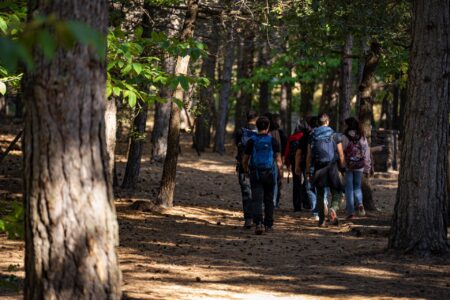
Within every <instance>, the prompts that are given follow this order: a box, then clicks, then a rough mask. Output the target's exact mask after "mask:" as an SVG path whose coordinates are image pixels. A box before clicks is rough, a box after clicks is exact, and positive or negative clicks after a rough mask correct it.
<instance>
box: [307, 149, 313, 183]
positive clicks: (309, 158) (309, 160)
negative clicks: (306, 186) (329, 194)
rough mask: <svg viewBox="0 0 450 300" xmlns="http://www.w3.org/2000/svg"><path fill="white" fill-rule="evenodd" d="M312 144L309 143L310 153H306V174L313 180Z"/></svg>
mask: <svg viewBox="0 0 450 300" xmlns="http://www.w3.org/2000/svg"><path fill="white" fill-rule="evenodd" d="M311 159H312V157H311V145H308V153H307V154H306V176H307V177H308V179H309V180H311Z"/></svg>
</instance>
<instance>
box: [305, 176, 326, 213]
mask: <svg viewBox="0 0 450 300" xmlns="http://www.w3.org/2000/svg"><path fill="white" fill-rule="evenodd" d="M303 184H304V185H305V188H306V192H307V193H308V199H309V202H310V203H311V209H312V214H313V216H317V215H318V214H319V209H318V207H317V194H316V192H317V191H316V188H315V187H314V186H313V185H312V184H311V182H310V181H309V180H308V179H306V180H304V182H303ZM329 191H330V189H329V188H325V192H324V199H325V200H324V201H325V204H326V205H328V201H327V200H326V199H327V197H328V193H329Z"/></svg>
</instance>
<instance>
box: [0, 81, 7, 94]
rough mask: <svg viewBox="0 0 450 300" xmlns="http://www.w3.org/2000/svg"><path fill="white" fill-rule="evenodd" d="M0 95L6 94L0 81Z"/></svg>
mask: <svg viewBox="0 0 450 300" xmlns="http://www.w3.org/2000/svg"><path fill="white" fill-rule="evenodd" d="M0 94H1V95H4V94H6V84H5V83H4V82H3V81H0Z"/></svg>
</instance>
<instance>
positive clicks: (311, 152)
mask: <svg viewBox="0 0 450 300" xmlns="http://www.w3.org/2000/svg"><path fill="white" fill-rule="evenodd" d="M318 122H319V127H317V128H315V129H314V130H313V131H312V133H311V136H310V141H309V145H308V153H307V158H306V174H307V176H308V179H309V180H310V181H311V182H312V183H313V185H314V186H315V187H316V191H317V208H318V212H319V226H325V224H326V223H325V215H326V206H325V199H324V198H325V197H324V194H325V188H326V187H328V188H329V189H330V193H331V195H332V200H331V206H330V209H329V210H328V212H329V214H328V217H329V220H330V222H331V224H333V225H339V219H338V217H337V211H338V210H339V204H340V200H341V196H342V191H343V190H344V187H343V184H342V180H341V176H340V174H339V172H343V170H345V169H344V168H345V159H344V152H343V148H342V141H341V140H340V137H339V135H337V134H335V132H334V130H333V129H331V127H329V126H328V125H329V123H330V119H329V117H328V115H327V114H321V115H320V116H319V120H318ZM312 167H313V168H312ZM311 170H313V173H312V172H311Z"/></svg>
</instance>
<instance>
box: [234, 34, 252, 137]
mask: <svg viewBox="0 0 450 300" xmlns="http://www.w3.org/2000/svg"><path fill="white" fill-rule="evenodd" d="M254 52H255V34H254V32H253V30H252V29H249V30H248V31H246V34H245V35H244V40H243V42H242V43H241V45H240V47H239V54H238V69H237V81H238V85H239V86H240V87H241V88H240V91H239V93H238V95H237V97H236V116H235V130H238V129H240V128H242V127H244V126H245V124H247V117H246V114H247V112H248V111H249V110H250V108H251V106H252V100H253V94H252V92H251V91H250V90H249V89H248V87H247V86H245V84H242V82H243V81H245V80H246V79H248V78H250V77H251V76H252V73H253V68H254V62H253V60H254Z"/></svg>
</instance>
